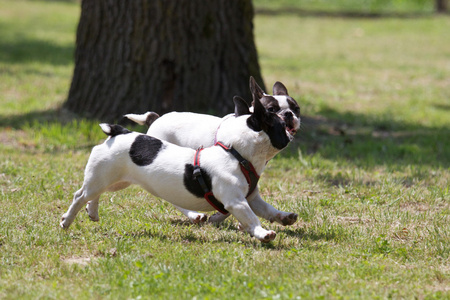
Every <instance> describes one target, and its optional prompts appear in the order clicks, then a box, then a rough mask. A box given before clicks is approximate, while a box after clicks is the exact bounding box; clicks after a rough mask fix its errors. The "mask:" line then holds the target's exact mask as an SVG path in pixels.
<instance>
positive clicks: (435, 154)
mask: <svg viewBox="0 0 450 300" xmlns="http://www.w3.org/2000/svg"><path fill="white" fill-rule="evenodd" d="M302 122H303V124H302V128H301V130H300V132H299V133H297V136H296V138H295V140H294V142H293V143H291V145H290V146H289V147H288V149H286V150H284V151H283V152H281V154H279V155H280V156H282V157H285V158H293V159H299V158H300V155H299V150H300V151H301V153H302V154H309V155H316V154H318V155H320V157H323V158H326V159H330V160H335V161H347V162H348V163H350V164H355V165H357V166H369V167H375V166H377V165H385V166H390V165H397V166H398V165H404V166H405V165H428V166H433V167H443V168H448V167H449V166H450V148H449V147H448V145H447V143H448V141H449V140H450V128H447V127H425V126H422V125H417V124H409V123H403V122H396V121H392V120H391V119H390V118H389V116H383V117H381V118H380V117H378V118H374V117H370V116H366V115H359V114H355V113H350V112H347V113H343V114H342V113H338V112H336V111H333V110H330V109H327V111H326V112H322V113H321V114H320V115H319V116H316V117H304V118H302Z"/></svg>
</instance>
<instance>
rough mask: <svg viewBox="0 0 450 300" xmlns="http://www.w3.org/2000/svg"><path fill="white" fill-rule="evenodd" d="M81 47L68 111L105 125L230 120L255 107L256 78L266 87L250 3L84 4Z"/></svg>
mask: <svg viewBox="0 0 450 300" xmlns="http://www.w3.org/2000/svg"><path fill="white" fill-rule="evenodd" d="M76 44H77V47H76V52H75V70H74V74H73V79H72V85H71V87H70V91H69V96H68V99H67V101H66V103H65V107H66V108H67V109H69V110H70V111H73V112H75V113H78V114H81V115H84V116H87V117H95V118H99V119H101V120H103V121H113V120H117V119H118V118H121V117H122V116H123V115H124V114H126V113H143V112H146V111H148V110H152V111H155V112H157V113H160V114H161V113H165V112H169V111H173V110H178V111H194V112H210V113H216V114H221V115H223V114H226V113H229V112H232V110H233V107H234V106H233V102H232V97H233V96H234V95H240V96H243V97H245V99H246V100H247V101H249V102H250V100H251V96H250V91H249V87H248V82H249V77H250V75H252V76H254V77H255V79H256V80H257V81H258V83H262V79H261V74H260V70H259V65H258V60H257V53H256V47H255V43H254V38H253V6H252V3H251V0H214V1H204V0H133V1H122V0H83V1H82V11H81V17H80V22H79V25H78V31H77V42H76ZM263 88H264V87H263Z"/></svg>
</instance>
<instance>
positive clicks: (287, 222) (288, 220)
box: [280, 213, 298, 226]
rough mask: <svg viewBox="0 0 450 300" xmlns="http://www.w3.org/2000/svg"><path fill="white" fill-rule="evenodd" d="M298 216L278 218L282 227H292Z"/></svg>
mask: <svg viewBox="0 0 450 300" xmlns="http://www.w3.org/2000/svg"><path fill="white" fill-rule="evenodd" d="M297 218H298V215H297V214H294V213H290V214H288V215H285V216H283V217H281V218H280V221H281V224H282V225H284V226H287V225H292V224H294V223H295V222H296V221H297Z"/></svg>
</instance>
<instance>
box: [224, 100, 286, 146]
mask: <svg viewBox="0 0 450 300" xmlns="http://www.w3.org/2000/svg"><path fill="white" fill-rule="evenodd" d="M233 101H234V104H235V110H234V113H235V116H236V117H239V116H242V115H248V114H251V115H250V116H249V117H248V118H247V121H246V125H247V127H249V128H250V129H251V130H253V131H255V132H262V131H263V132H265V133H266V134H267V136H268V137H269V140H270V143H271V145H272V146H273V147H274V148H275V149H277V151H279V150H282V149H283V148H285V147H286V146H287V145H288V144H289V142H290V141H292V139H293V135H292V134H291V132H290V130H289V128H288V127H287V125H286V122H285V121H284V120H283V119H282V118H280V116H279V115H278V114H277V113H275V112H273V111H270V110H267V109H266V108H265V107H264V106H263V104H262V103H261V101H260V100H259V99H255V101H254V103H253V113H251V112H250V109H249V107H248V105H247V102H245V100H244V99H242V98H240V97H238V96H235V97H234V98H233Z"/></svg>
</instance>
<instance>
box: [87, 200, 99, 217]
mask: <svg viewBox="0 0 450 300" xmlns="http://www.w3.org/2000/svg"><path fill="white" fill-rule="evenodd" d="M99 199H100V197H97V198H96V199H94V200H91V201H88V203H87V204H86V212H87V213H88V216H89V219H90V220H91V221H94V222H98V221H99V220H100V217H99V216H98V201H99Z"/></svg>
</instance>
